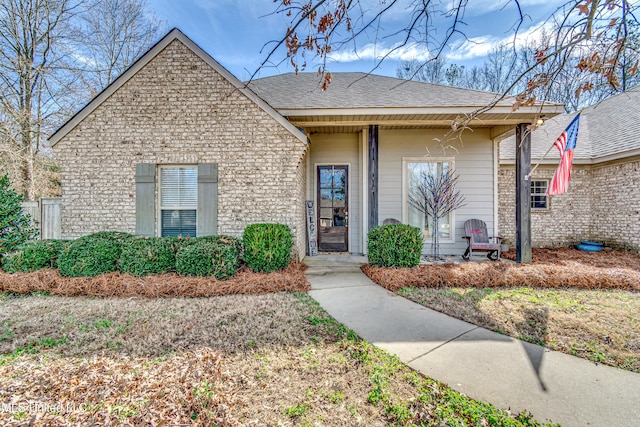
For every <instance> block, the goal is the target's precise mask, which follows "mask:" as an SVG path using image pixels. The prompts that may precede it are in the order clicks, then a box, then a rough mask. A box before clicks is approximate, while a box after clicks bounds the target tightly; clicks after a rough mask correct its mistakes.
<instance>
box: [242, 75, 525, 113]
mask: <svg viewBox="0 0 640 427" xmlns="http://www.w3.org/2000/svg"><path fill="white" fill-rule="evenodd" d="M249 87H250V88H251V90H253V91H254V92H255V93H256V94H257V95H258V96H260V97H261V98H262V99H264V100H265V101H267V102H268V103H269V104H271V106H272V107H274V108H276V109H287V110H293V109H309V108H335V109H345V108H393V107H461V106H463V107H477V106H484V105H487V104H490V103H491V102H493V101H495V100H496V99H498V98H499V97H500V95H499V94H495V93H491V92H483V91H478V90H472V89H462V88H457V87H452V86H443V85H437V84H432V83H424V82H417V81H412V80H404V79H398V78H393V77H386V76H378V75H375V74H367V73H333V74H332V80H331V85H330V86H329V89H328V90H325V91H323V90H322V80H321V78H320V76H318V74H316V73H299V74H297V75H296V74H295V73H285V74H280V75H277V76H273V77H265V78H262V79H256V80H253V81H252V82H250V83H249ZM512 104H513V99H512V98H510V97H509V98H505V99H503V100H502V101H500V102H499V103H498V105H500V106H508V107H511V105H512Z"/></svg>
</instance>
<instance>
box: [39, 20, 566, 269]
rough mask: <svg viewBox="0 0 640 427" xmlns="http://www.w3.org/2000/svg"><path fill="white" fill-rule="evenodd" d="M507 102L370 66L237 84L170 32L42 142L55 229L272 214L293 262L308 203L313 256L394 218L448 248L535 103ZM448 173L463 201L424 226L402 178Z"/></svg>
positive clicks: (214, 229) (483, 203)
mask: <svg viewBox="0 0 640 427" xmlns="http://www.w3.org/2000/svg"><path fill="white" fill-rule="evenodd" d="M492 102H495V106H493V107H492V108H490V109H485V110H486V111H484V112H483V113H482V114H480V115H479V116H478V117H477V118H476V119H474V120H473V121H472V122H471V123H470V125H469V127H470V128H469V129H465V131H464V132H462V133H461V132H454V133H453V135H454V138H451V139H443V137H444V136H445V135H447V133H448V132H449V131H450V130H451V129H452V123H454V122H457V121H459V120H460V118H461V117H464V116H465V115H466V114H469V113H471V112H473V111H475V110H477V109H478V108H479V107H484V106H486V105H488V104H491V103H492ZM511 106H512V100H509V99H504V100H497V98H496V95H495V94H491V93H486V92H479V91H474V90H468V89H459V88H452V87H445V86H439V85H433V84H427V83H420V82H413V81H405V80H400V79H395V78H390V77H382V76H375V75H369V74H364V73H336V74H334V76H333V81H332V83H331V86H330V88H329V90H327V91H322V90H321V88H320V80H319V77H318V76H316V75H315V74H304V73H302V74H299V75H296V74H283V75H279V76H274V77H267V78H262V79H257V80H254V81H252V82H251V83H250V84H248V85H246V84H243V83H242V82H240V81H239V80H238V79H237V78H236V77H234V76H233V75H231V73H229V72H228V71H227V70H226V69H224V68H223V67H222V66H221V65H220V64H219V63H217V62H216V61H215V60H214V59H213V58H212V57H211V56H209V55H208V54H207V53H206V52H204V51H203V50H202V49H201V48H199V47H198V46H197V45H196V44H195V43H193V42H192V41H191V40H190V39H189V38H187V37H186V36H185V35H184V34H183V33H182V32H180V31H179V30H177V29H174V30H172V31H171V32H169V33H168V34H167V35H166V36H165V37H164V38H163V39H162V40H161V41H160V42H158V43H157V44H156V45H155V46H154V47H153V48H152V49H151V50H150V51H149V52H148V53H146V54H145V55H144V56H143V57H142V58H141V59H140V60H138V61H137V62H136V63H135V64H134V65H133V66H132V67H131V68H130V69H128V70H127V71H126V72H125V73H123V75H121V76H120V77H119V78H118V79H117V80H115V81H114V82H113V83H112V84H111V85H110V86H109V87H107V88H106V89H105V90H104V91H103V92H102V93H101V94H99V95H98V96H97V97H96V98H95V99H93V100H92V101H91V102H90V103H89V104H87V105H86V106H85V107H84V108H83V109H81V110H80V111H79V112H78V113H77V114H76V115H75V116H74V117H72V118H71V119H70V120H69V121H68V122H67V123H65V124H64V125H63V126H62V127H61V128H60V129H58V130H57V131H56V133H55V134H53V135H52V136H51V137H50V142H51V143H52V146H53V149H54V152H55V154H56V157H57V159H58V161H59V163H60V166H61V168H62V212H61V215H62V234H63V238H74V237H78V236H81V235H84V234H88V233H91V232H96V231H99V230H121V231H128V232H136V233H138V234H141V235H149V236H164V235H176V234H183V235H185V234H189V235H194V234H195V235H207V234H229V235H240V234H241V233H242V231H243V229H244V228H245V226H246V225H248V224H251V223H255V222H281V223H285V224H288V225H289V226H290V227H291V229H292V231H293V233H294V235H295V247H296V250H297V253H298V255H299V256H300V257H302V256H304V254H305V252H306V250H307V237H306V203H305V202H306V201H307V200H308V201H312V202H313V213H314V217H315V218H314V219H315V220H316V221H317V224H318V226H319V229H318V243H319V249H320V250H321V251H344V252H351V253H364V252H366V235H367V232H368V230H369V229H371V228H372V227H374V226H376V225H379V224H382V223H383V221H384V220H385V219H387V218H394V219H397V220H400V221H402V222H405V223H407V222H408V223H411V224H416V225H419V226H421V227H424V229H425V234H427V235H428V234H429V233H431V232H438V233H440V240H441V243H442V252H443V253H462V252H463V251H464V248H465V243H464V241H463V238H462V235H463V224H464V221H465V220H466V219H469V218H480V219H482V220H484V221H485V222H486V223H487V224H488V226H489V227H490V229H493V230H494V231H497V230H496V228H497V225H498V221H497V218H498V213H497V212H498V199H497V197H496V195H497V190H496V189H497V186H498V179H497V177H498V140H499V138H501V137H503V136H504V135H505V134H508V133H509V132H513V130H514V128H515V126H516V125H517V124H519V123H531V122H532V121H534V120H535V118H536V117H537V116H538V114H540V106H536V107H523V108H520V109H519V110H517V111H515V112H513V111H512V108H511ZM560 111H561V106H559V105H555V104H549V105H546V106H544V107H542V112H543V113H544V114H547V115H548V116H553V115H555V114H558V113H559V112H560ZM449 168H451V169H455V170H456V172H457V174H458V175H459V176H460V178H459V184H458V185H459V186H458V188H459V190H460V191H461V192H462V193H463V194H464V195H465V197H466V205H465V206H464V207H463V208H461V209H458V210H457V211H456V212H454V213H452V214H451V215H450V217H449V218H446V219H445V220H443V221H441V226H440V229H439V230H436V231H433V230H431V229H430V224H426V225H425V223H424V218H422V216H421V215H419V214H417V213H416V212H414V211H413V210H412V209H410V207H409V204H408V202H407V198H408V191H409V187H410V186H411V185H414V184H412V183H413V182H414V176H415V174H416V173H418V172H419V171H421V170H428V171H436V170H446V169H449ZM426 240H427V241H428V240H429V239H426Z"/></svg>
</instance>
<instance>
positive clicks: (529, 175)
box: [524, 142, 556, 181]
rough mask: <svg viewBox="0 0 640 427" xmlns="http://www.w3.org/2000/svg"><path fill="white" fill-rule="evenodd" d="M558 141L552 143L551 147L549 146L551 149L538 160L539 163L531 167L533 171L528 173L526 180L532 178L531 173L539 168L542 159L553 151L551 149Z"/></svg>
mask: <svg viewBox="0 0 640 427" xmlns="http://www.w3.org/2000/svg"><path fill="white" fill-rule="evenodd" d="M555 145H556V143H555V142H554V143H553V144H551V147H549V149H548V150H547V152H546V153H544V155H543V156H542V157H541V158H540V160H539V161H538V163H536V165H535V166H534V167H533V169H531V172H529V173H528V174H527V176H525V177H524V179H525V180H526V181H529V178H531V175H533V173H534V172H535V171H536V169H538V166H540V164H541V163H542V161H543V160H544V158H545V157H547V154H549V153H550V152H551V149H552V148H553V147H555Z"/></svg>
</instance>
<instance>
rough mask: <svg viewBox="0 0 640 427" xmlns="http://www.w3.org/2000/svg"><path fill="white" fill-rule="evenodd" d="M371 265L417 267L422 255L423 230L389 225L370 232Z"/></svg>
mask: <svg viewBox="0 0 640 427" xmlns="http://www.w3.org/2000/svg"><path fill="white" fill-rule="evenodd" d="M368 237H369V245H368V248H369V264H371V265H373V266H376V267H395V268H401V267H415V266H416V265H418V264H419V263H420V255H421V254H422V230H420V228H418V227H413V226H411V225H406V224H388V225H383V226H380V227H376V228H374V229H373V230H371V231H370V232H369V235H368Z"/></svg>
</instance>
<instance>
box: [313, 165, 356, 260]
mask: <svg viewBox="0 0 640 427" xmlns="http://www.w3.org/2000/svg"><path fill="white" fill-rule="evenodd" d="M318 166H346V167H347V206H346V208H347V214H348V215H349V216H348V218H347V233H348V235H347V253H351V238H352V233H353V227H351V213H350V211H351V162H318V163H314V164H313V194H314V196H313V197H314V198H313V200H315V215H316V224H317V225H318V227H320V218H318V209H320V200H319V197H318ZM318 235H320V232H319V231H318ZM318 250H320V248H319V247H318Z"/></svg>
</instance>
